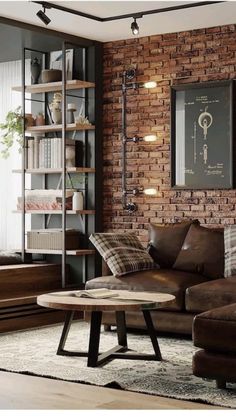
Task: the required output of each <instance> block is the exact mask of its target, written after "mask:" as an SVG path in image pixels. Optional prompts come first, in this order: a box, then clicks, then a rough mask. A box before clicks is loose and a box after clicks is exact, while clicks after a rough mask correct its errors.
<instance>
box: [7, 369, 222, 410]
mask: <svg viewBox="0 0 236 419" xmlns="http://www.w3.org/2000/svg"><path fill="white" fill-rule="evenodd" d="M0 409H37V410H39V409H55V410H56V409H58V410H63V409H67V410H71V409H75V410H77V409H115V410H119V409H126V410H127V409H138V410H140V409H146V410H149V409H153V410H155V409H216V407H214V406H208V405H205V404H200V403H192V402H185V401H181V400H174V399H168V398H165V397H157V396H149V395H144V394H140V393H139V394H137V393H133V392H129V391H122V390H114V389H106V388H103V387H97V386H90V385H83V384H75V383H69V382H65V381H59V380H51V379H47V378H41V377H30V376H26V375H22V374H15V373H8V372H2V371H0Z"/></svg>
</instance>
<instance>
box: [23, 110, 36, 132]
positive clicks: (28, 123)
mask: <svg viewBox="0 0 236 419" xmlns="http://www.w3.org/2000/svg"><path fill="white" fill-rule="evenodd" d="M34 125H35V119H34V117H33V115H32V113H26V114H25V127H26V128H28V127H33V126H34Z"/></svg>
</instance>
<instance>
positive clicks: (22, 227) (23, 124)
mask: <svg viewBox="0 0 236 419" xmlns="http://www.w3.org/2000/svg"><path fill="white" fill-rule="evenodd" d="M21 72H22V74H21V83H22V116H23V121H22V137H23V138H22V156H21V164H22V173H21V205H22V212H21V258H22V262H24V261H25V153H26V147H25V48H23V49H22V57H21Z"/></svg>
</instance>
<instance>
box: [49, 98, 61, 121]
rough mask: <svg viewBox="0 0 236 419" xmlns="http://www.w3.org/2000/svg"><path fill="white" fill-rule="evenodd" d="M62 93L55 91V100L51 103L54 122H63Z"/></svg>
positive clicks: (50, 107)
mask: <svg viewBox="0 0 236 419" xmlns="http://www.w3.org/2000/svg"><path fill="white" fill-rule="evenodd" d="M61 102H62V94H61V93H54V95H53V101H52V102H51V103H50V104H49V109H50V111H51V116H52V121H53V123H54V124H61V122H62V111H61Z"/></svg>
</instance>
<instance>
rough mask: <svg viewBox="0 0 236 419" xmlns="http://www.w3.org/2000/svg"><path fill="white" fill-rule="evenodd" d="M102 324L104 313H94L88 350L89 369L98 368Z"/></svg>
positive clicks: (92, 314)
mask: <svg viewBox="0 0 236 419" xmlns="http://www.w3.org/2000/svg"><path fill="white" fill-rule="evenodd" d="M101 322H102V312H101V311H92V313H91V324H90V337H89V349H88V363H87V365H88V367H96V366H97V361H98V350H99V341H100V330H101Z"/></svg>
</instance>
